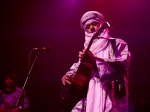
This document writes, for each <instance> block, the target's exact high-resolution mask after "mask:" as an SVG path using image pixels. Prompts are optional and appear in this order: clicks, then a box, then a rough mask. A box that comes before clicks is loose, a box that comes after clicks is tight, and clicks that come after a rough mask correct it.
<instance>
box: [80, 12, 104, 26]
mask: <svg viewBox="0 0 150 112" xmlns="http://www.w3.org/2000/svg"><path fill="white" fill-rule="evenodd" d="M92 21H97V22H101V23H104V22H105V20H104V16H103V15H102V14H101V13H99V12H97V11H88V12H86V13H85V14H84V15H83V16H82V18H81V20H80V25H81V28H83V29H85V26H86V25H87V24H88V23H90V22H92Z"/></svg>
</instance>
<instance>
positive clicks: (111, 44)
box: [62, 11, 133, 112]
mask: <svg viewBox="0 0 150 112" xmlns="http://www.w3.org/2000/svg"><path fill="white" fill-rule="evenodd" d="M105 22H106V21H105V19H104V16H103V15H102V14H101V13H99V12H97V11H88V12H86V13H85V14H84V15H83V16H82V18H81V21H80V24H81V28H82V29H83V30H84V31H85V43H84V49H83V50H82V51H80V52H79V61H78V62H77V63H74V64H73V65H72V66H71V68H70V71H68V72H67V73H66V74H65V75H64V76H63V77H62V83H63V85H64V86H66V85H70V84H71V81H72V79H73V77H74V76H75V74H76V72H77V70H78V67H79V65H80V62H81V60H82V57H83V55H85V54H89V53H88V52H87V51H86V49H87V47H88V45H89V42H90V40H91V38H92V37H93V35H94V34H95V33H96V32H97V31H98V29H99V28H101V26H102V25H103V24H104V23H105ZM89 52H91V54H93V55H94V57H95V63H96V66H95V67H93V68H92V69H93V70H92V73H91V77H90V80H89V83H88V89H87V94H86V96H85V97H84V98H82V99H81V100H80V101H79V102H78V103H77V104H76V105H75V106H74V108H72V112H127V111H128V110H127V109H128V106H129V105H128V86H127V84H128V83H127V82H128V78H127V74H128V68H129V57H130V52H129V51H128V45H127V43H126V42H125V41H124V40H122V39H119V38H112V37H111V36H110V35H109V29H108V27H106V28H105V29H104V30H103V31H102V32H101V33H100V34H99V35H98V36H97V38H96V39H94V41H93V42H92V45H91V47H90V49H89ZM62 97H63V98H64V97H65V96H63V95H62ZM132 111H133V109H131V110H129V112H132Z"/></svg>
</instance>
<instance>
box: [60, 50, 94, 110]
mask: <svg viewBox="0 0 150 112" xmlns="http://www.w3.org/2000/svg"><path fill="white" fill-rule="evenodd" d="M94 65H95V57H94V56H93V54H92V53H91V52H90V51H86V52H85V55H84V58H83V60H82V61H81V63H80V65H79V68H78V70H77V72H76V75H75V77H74V78H73V80H72V82H71V85H70V86H69V89H68V92H67V93H66V96H65V98H64V99H63V101H62V106H61V108H62V110H65V112H71V110H72V109H73V107H74V106H75V105H76V104H77V102H78V101H79V100H80V99H81V98H84V97H86V96H85V95H86V93H87V87H88V82H89V78H90V76H91V72H92V69H93V66H94Z"/></svg>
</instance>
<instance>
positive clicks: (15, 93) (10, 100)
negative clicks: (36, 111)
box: [0, 72, 29, 112]
mask: <svg viewBox="0 0 150 112" xmlns="http://www.w3.org/2000/svg"><path fill="white" fill-rule="evenodd" d="M20 92H21V89H20V88H18V87H17V80H16V75H15V74H14V73H13V72H8V73H6V74H5V78H4V87H3V89H2V90H0V112H27V111H28V109H29V100H28V98H27V97H26V95H25V93H24V92H23V94H22V95H21V97H20V100H19V102H18V105H16V103H17V100H18V98H19V95H20Z"/></svg>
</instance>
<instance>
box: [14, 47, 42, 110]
mask: <svg viewBox="0 0 150 112" xmlns="http://www.w3.org/2000/svg"><path fill="white" fill-rule="evenodd" d="M31 52H32V50H31ZM38 55H39V51H38V52H37V54H36V56H35V58H34V61H33V63H32V65H31V68H30V69H29V71H28V75H27V77H26V80H25V82H24V85H23V87H22V90H21V92H20V94H19V97H18V100H17V102H16V106H17V105H18V103H19V101H20V99H21V107H19V109H21V112H23V110H24V97H25V96H24V94H23V92H24V88H25V86H26V84H27V81H28V78H29V76H30V73H31V70H32V68H33V65H34V63H35V61H36V59H37V56H38Z"/></svg>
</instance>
